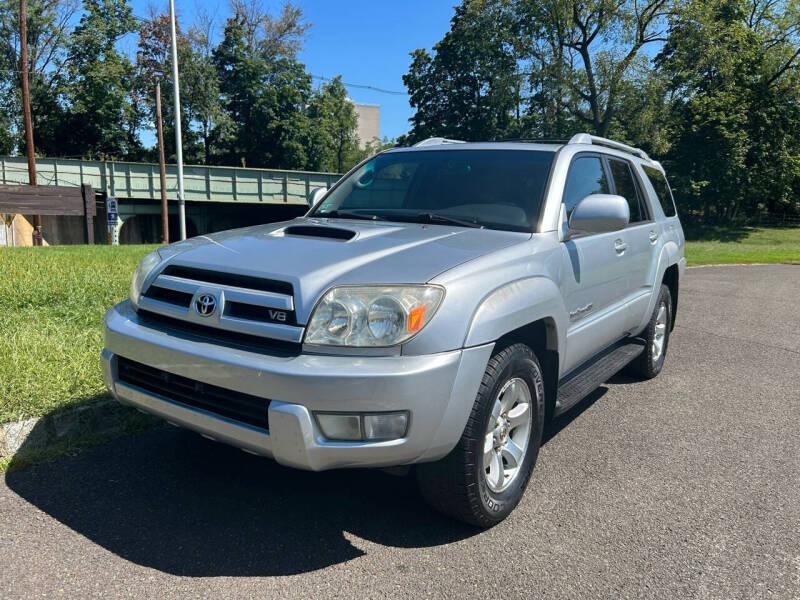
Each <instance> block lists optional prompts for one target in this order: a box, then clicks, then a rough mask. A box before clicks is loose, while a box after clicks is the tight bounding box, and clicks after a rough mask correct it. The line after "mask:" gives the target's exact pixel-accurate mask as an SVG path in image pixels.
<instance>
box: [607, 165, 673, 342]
mask: <svg viewBox="0 0 800 600" xmlns="http://www.w3.org/2000/svg"><path fill="white" fill-rule="evenodd" d="M606 160H607V161H608V167H609V172H610V173H611V183H612V185H613V188H614V193H615V194H617V195H619V196H622V197H624V198H625V199H626V200H627V201H628V206H629V207H630V211H631V219H630V222H629V224H628V227H627V229H625V231H624V234H625V241H626V243H627V244H628V248H627V249H626V251H625V253H626V255H627V257H626V267H627V282H626V286H627V291H626V298H625V301H626V304H627V312H628V315H629V318H628V324H627V328H629V329H636V328H638V326H639V324H640V323H641V322H642V320H643V318H644V313H645V311H646V310H647V306H648V303H649V301H650V296H651V294H652V290H653V278H654V277H655V270H656V259H657V257H658V251H659V250H660V247H661V243H660V231H659V229H658V228H657V226H656V222H655V220H654V219H653V214H652V210H651V209H650V206H649V205H648V204H647V202H645V199H644V193H643V191H642V185H641V182H640V181H639V178H638V177H637V176H636V174H635V170H634V166H633V164H631V162H630V161H628V160H625V159H622V158H616V157H613V156H608V157H606ZM633 333H635V332H633Z"/></svg>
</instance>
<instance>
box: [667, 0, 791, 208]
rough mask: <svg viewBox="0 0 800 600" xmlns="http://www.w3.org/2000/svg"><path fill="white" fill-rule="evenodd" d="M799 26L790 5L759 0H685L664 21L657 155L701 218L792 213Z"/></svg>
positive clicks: (683, 200) (680, 192)
mask: <svg viewBox="0 0 800 600" xmlns="http://www.w3.org/2000/svg"><path fill="white" fill-rule="evenodd" d="M792 24H793V25H792ZM798 26H800V13H798V10H797V6H793V5H792V4H788V3H787V4H783V3H775V2H766V1H761V0H756V1H750V2H745V1H743V0H727V1H726V2H716V1H715V2H711V1H709V0H694V1H693V2H690V3H688V4H687V5H686V6H684V7H683V10H682V11H681V13H680V14H679V15H678V16H677V17H676V18H675V19H674V21H673V23H672V26H671V30H670V36H669V42H668V43H667V44H666V46H665V47H664V49H663V50H662V52H661V54H660V55H659V57H658V62H659V66H660V67H661V70H662V72H663V73H665V74H666V75H667V77H668V80H669V84H670V89H671V90H672V91H673V93H675V95H676V97H675V99H674V100H673V101H672V102H671V106H670V108H671V117H672V138H673V140H674V143H673V145H672V147H671V149H670V151H669V152H668V153H667V157H666V158H667V160H666V163H667V165H668V167H671V171H672V172H673V179H674V184H675V187H676V188H677V190H678V193H679V197H680V199H681V201H682V204H683V206H684V207H685V208H686V209H688V210H691V211H692V212H693V213H695V214H696V215H698V216H702V218H703V219H704V220H706V221H708V220H718V221H733V220H737V219H741V218H742V217H747V216H753V215H756V214H758V213H760V212H762V211H764V210H767V211H770V212H773V213H790V214H797V213H798V212H800V198H798V192H800V169H799V168H798V166H799V165H800V136H798V134H797V132H798V130H800V71H799V70H798V66H797V62H798V61H797V57H798V53H800V50H798V49H797V48H798V38H797V28H798ZM793 31H794V33H792V32H793Z"/></svg>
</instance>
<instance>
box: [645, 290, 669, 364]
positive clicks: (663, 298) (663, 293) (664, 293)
mask: <svg viewBox="0 0 800 600" xmlns="http://www.w3.org/2000/svg"><path fill="white" fill-rule="evenodd" d="M662 303H663V304H664V305H665V306H666V309H667V328H666V330H665V331H664V347H663V348H662V349H661V356H659V357H658V360H653V354H652V351H651V345H652V343H653V339H654V338H655V335H656V318H657V317H658V309H659V307H660V306H661V304H662ZM671 325H672V297H671V296H670V293H669V288H668V287H667V286H665V285H662V286H661V290H660V292H659V294H658V301H657V302H656V306H655V309H654V310H653V316H652V318H651V320H650V323H649V324H648V331H647V334H648V335H647V349H646V352H647V356H648V362H649V363H650V364H649V367H650V371H651V372H652V373H653V374H654V375H657V374H658V373H660V372H661V369H662V368H663V367H664V360H665V359H666V357H667V349H668V348H669V337H670V327H671Z"/></svg>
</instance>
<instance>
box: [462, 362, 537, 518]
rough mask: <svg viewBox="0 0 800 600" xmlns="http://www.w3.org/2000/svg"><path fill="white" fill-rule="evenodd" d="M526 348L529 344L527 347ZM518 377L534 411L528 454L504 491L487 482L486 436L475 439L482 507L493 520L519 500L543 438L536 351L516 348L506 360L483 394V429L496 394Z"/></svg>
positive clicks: (476, 466) (477, 477) (486, 425)
mask: <svg viewBox="0 0 800 600" xmlns="http://www.w3.org/2000/svg"><path fill="white" fill-rule="evenodd" d="M525 349H526V350H528V349H527V347H525ZM514 377H519V378H520V379H523V380H524V381H525V382H526V383H527V384H528V388H529V389H530V392H531V409H532V410H533V411H534V414H533V419H532V422H531V428H530V433H529V434H528V435H529V439H528V446H527V450H526V452H525V458H524V460H523V462H522V470H521V472H520V474H519V475H518V476H517V478H516V480H515V481H513V482H512V483H511V485H510V486H509V487H508V489H506V490H503V491H502V492H499V493H498V492H494V491H492V490H491V489H489V486H488V484H487V482H486V475H485V472H484V469H483V441H484V436H483V435H482V436H479V437H478V438H477V440H476V444H477V446H478V447H477V448H476V449H475V456H477V457H478V460H476V461H475V462H476V464H475V473H474V475H475V477H476V479H477V482H478V491H479V495H480V503H481V508H482V510H483V512H484V514H485V515H486V516H487V518H489V519H491V520H494V521H501V520H502V519H504V518H505V517H506V516H507V515H508V514H509V513H510V512H511V511H512V510H513V509H514V507H515V506H516V505H517V504H518V503H519V501H520V499H521V498H522V495H523V493H524V492H525V488H526V487H527V485H528V481H529V480H530V477H531V473H532V471H533V467H534V465H535V463H536V457H537V455H538V453H539V446H540V444H541V441H542V431H543V426H544V378H543V376H542V369H541V367H540V366H539V363H538V361H537V360H536V358H535V357H534V356H533V354H532V353H531V352H530V351H529V350H528V352H522V351H521V350H520V351H517V352H514V353H512V354H511V355H510V357H509V359H508V360H507V362H506V363H505V364H504V365H503V368H502V370H501V371H500V375H499V376H498V377H497V378H496V379H495V381H494V382H493V385H492V386H491V388H490V389H491V392H490V393H489V394H486V395H485V396H484V397H482V398H481V402H482V403H483V410H482V415H483V418H482V420H481V431H483V432H485V431H486V429H487V427H488V425H489V419H490V418H491V416H492V407H493V406H494V401H495V398H496V397H497V394H498V393H499V391H500V389H501V388H502V387H503V385H504V384H505V383H506V382H507V381H508V380H509V379H511V378H514Z"/></svg>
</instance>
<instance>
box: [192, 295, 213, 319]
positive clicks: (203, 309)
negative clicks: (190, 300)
mask: <svg viewBox="0 0 800 600" xmlns="http://www.w3.org/2000/svg"><path fill="white" fill-rule="evenodd" d="M194 309H195V310H196V311H197V314H199V315H200V316H201V317H210V316H211V315H213V314H214V311H215V310H217V299H216V298H215V297H214V296H212V295H211V294H200V295H199V296H197V298H195V299H194Z"/></svg>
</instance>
